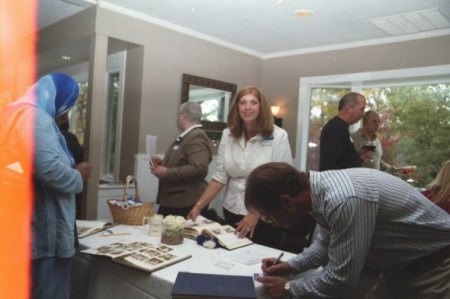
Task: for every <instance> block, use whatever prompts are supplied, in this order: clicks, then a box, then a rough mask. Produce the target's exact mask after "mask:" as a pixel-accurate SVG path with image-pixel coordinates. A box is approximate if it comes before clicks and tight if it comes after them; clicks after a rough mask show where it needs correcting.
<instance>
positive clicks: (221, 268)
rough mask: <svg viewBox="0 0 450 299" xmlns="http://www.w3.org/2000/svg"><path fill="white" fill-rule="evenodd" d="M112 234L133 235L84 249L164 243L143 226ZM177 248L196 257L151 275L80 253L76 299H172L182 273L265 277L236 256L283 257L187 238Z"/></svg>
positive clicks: (88, 242)
mask: <svg viewBox="0 0 450 299" xmlns="http://www.w3.org/2000/svg"><path fill="white" fill-rule="evenodd" d="M112 230H113V231H114V233H124V232H127V233H131V234H130V235H121V236H109V237H101V236H100V234H101V233H100V234H96V235H92V236H89V237H86V238H84V239H81V240H80V243H81V246H82V247H85V248H86V247H88V248H93V247H94V248H95V247H99V246H102V245H106V244H111V243H114V242H117V241H125V242H132V241H145V242H150V243H154V244H157V243H160V237H154V236H149V235H147V233H146V231H145V229H144V227H141V226H128V225H119V226H117V227H113V228H112ZM174 247H175V248H176V249H177V250H182V251H185V252H188V253H190V254H191V255H192V257H191V258H189V259H187V260H184V261H181V262H178V263H176V264H173V265H171V266H169V267H166V268H164V269H160V270H158V271H155V272H153V273H151V274H150V273H147V272H144V271H141V270H138V269H134V268H131V267H127V266H124V265H121V264H118V263H115V262H113V261H112V260H111V259H110V258H108V257H102V256H96V255H88V254H84V253H78V254H77V255H76V257H75V259H74V263H73V266H72V268H73V269H72V273H73V274H72V299H105V298H108V299H114V298H120V299H122V298H130V299H141V298H142V299H149V298H161V299H168V298H171V291H172V287H173V283H174V282H175V279H176V276H177V273H178V272H180V271H186V272H197V273H212V274H231V275H246V276H253V273H261V263H259V262H257V263H254V264H251V265H247V264H245V263H243V262H242V261H241V262H239V261H236V256H240V257H241V258H242V257H245V256H249V255H251V256H255V257H258V258H259V257H275V256H278V255H279V253H280V251H279V250H277V249H273V248H269V247H265V246H261V245H257V244H253V245H250V246H245V247H241V248H238V249H235V250H232V251H228V250H225V249H222V248H217V249H207V248H204V247H202V246H199V245H197V244H196V242H195V241H193V240H189V239H186V238H185V239H184V242H183V244H181V245H176V246H174ZM292 256H294V254H292V253H287V252H286V253H285V254H284V257H283V259H288V258H290V257H292ZM305 275H307V273H305ZM255 288H256V293H257V296H258V298H270V297H269V296H268V295H267V294H266V293H265V290H264V286H263V285H262V284H261V283H259V282H256V281H255Z"/></svg>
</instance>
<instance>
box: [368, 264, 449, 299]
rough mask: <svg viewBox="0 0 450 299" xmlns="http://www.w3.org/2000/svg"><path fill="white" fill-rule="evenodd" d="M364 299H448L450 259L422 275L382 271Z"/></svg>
mask: <svg viewBox="0 0 450 299" xmlns="http://www.w3.org/2000/svg"><path fill="white" fill-rule="evenodd" d="M365 298H366V299H402V298H405V299H448V298H450V257H449V258H446V259H445V260H443V261H442V262H441V263H439V265H437V266H436V267H434V268H432V269H429V270H428V271H425V272H423V273H418V274H411V273H408V272H407V271H405V270H404V269H402V270H399V269H389V270H386V271H383V272H382V274H381V275H380V277H379V279H378V282H377V284H376V285H375V287H374V288H373V289H372V290H371V291H369V293H368V294H367V295H366V297H365Z"/></svg>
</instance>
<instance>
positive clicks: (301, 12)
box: [294, 9, 314, 17]
mask: <svg viewBox="0 0 450 299" xmlns="http://www.w3.org/2000/svg"><path fill="white" fill-rule="evenodd" d="M313 13H314V11H312V10H311V9H298V10H296V11H294V14H295V15H296V16H297V17H309V16H311V15H312V14H313Z"/></svg>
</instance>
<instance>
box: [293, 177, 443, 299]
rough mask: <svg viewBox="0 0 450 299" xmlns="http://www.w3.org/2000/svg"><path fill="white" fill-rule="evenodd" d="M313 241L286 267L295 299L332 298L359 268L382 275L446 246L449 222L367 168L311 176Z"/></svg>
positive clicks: (412, 192) (410, 191)
mask: <svg viewBox="0 0 450 299" xmlns="http://www.w3.org/2000/svg"><path fill="white" fill-rule="evenodd" d="M310 185H311V200H312V214H313V217H314V218H315V220H316V221H317V224H318V226H317V227H318V234H317V238H316V239H315V241H314V242H313V244H311V246H310V247H309V248H307V249H305V250H304V251H303V252H302V253H301V254H299V255H297V256H296V257H293V258H292V259H290V260H289V261H288V263H289V265H290V267H291V268H292V272H293V273H294V274H296V273H300V272H303V271H306V270H308V269H314V268H317V267H319V266H322V267H323V269H322V271H319V272H317V273H315V274H314V275H313V276H311V277H306V278H300V279H298V280H295V281H293V282H292V284H291V289H292V291H291V292H292V293H293V294H294V295H295V297H301V296H304V295H310V296H323V297H327V296H330V297H333V296H334V297H336V296H341V295H343V294H345V292H347V291H348V290H351V289H352V288H354V287H355V285H356V283H357V281H358V278H359V276H360V273H361V271H362V268H363V266H364V265H367V266H369V267H371V268H374V269H380V270H383V269H387V268H390V267H393V266H399V265H402V264H405V263H408V262H411V261H413V260H415V259H417V258H420V257H422V256H425V255H428V254H430V253H433V252H435V251H437V250H439V249H441V248H445V247H447V246H449V245H450V216H449V215H448V214H447V213H446V212H444V211H443V210H442V209H440V208H439V207H438V206H436V205H435V204H434V203H432V202H431V201H429V200H428V199H427V198H425V197H424V196H423V195H422V194H421V193H420V192H418V191H417V190H416V189H414V188H413V187H412V186H410V185H409V184H407V183H406V182H404V181H402V180H401V179H399V178H397V177H394V176H391V175H389V174H386V173H384V172H381V171H378V170H374V169H368V168H352V169H345V170H334V171H325V172H313V171H311V172H310Z"/></svg>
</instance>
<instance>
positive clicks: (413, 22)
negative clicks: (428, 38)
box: [369, 8, 450, 35]
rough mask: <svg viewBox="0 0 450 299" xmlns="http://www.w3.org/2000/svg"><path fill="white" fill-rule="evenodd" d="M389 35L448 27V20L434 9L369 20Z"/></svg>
mask: <svg viewBox="0 0 450 299" xmlns="http://www.w3.org/2000/svg"><path fill="white" fill-rule="evenodd" d="M369 22H370V23H372V24H373V25H375V26H376V27H378V28H379V29H381V30H383V31H384V32H386V33H387V34H389V35H402V34H410V33H420V32H426V31H432V30H439V29H445V28H450V22H449V21H448V20H447V19H446V18H445V17H444V16H443V15H442V14H441V13H440V12H439V11H438V10H437V9H436V8H434V9H430V10H423V11H417V12H411V13H406V14H401V15H394V16H389V17H384V18H376V19H372V20H369Z"/></svg>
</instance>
